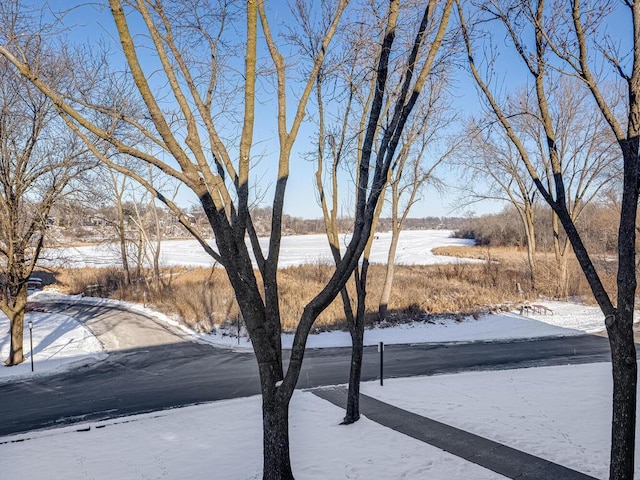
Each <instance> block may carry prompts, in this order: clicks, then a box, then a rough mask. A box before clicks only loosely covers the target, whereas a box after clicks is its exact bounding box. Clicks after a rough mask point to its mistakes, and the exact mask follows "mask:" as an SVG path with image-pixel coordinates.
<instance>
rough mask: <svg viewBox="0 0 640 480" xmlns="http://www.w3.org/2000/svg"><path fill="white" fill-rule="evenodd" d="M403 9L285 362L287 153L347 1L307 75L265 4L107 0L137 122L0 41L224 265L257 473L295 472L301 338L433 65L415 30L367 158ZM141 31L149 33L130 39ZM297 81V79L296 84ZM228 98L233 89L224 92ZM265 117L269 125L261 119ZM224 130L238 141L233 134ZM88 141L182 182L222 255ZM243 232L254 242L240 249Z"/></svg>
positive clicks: (343, 269)
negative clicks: (271, 132)
mask: <svg viewBox="0 0 640 480" xmlns="http://www.w3.org/2000/svg"><path fill="white" fill-rule="evenodd" d="M433 3H435V2H433ZM398 4H399V0H390V2H389V6H388V7H387V13H386V15H385V32H384V35H383V37H382V40H381V42H382V48H381V49H380V54H379V57H378V58H374V59H372V60H373V61H374V68H373V72H375V77H376V90H375V92H376V93H375V98H374V101H373V103H372V105H373V107H372V109H371V112H370V114H369V116H368V120H367V126H366V132H367V133H366V135H365V141H364V144H363V153H362V155H363V161H362V162H361V165H360V168H359V169H358V172H357V177H358V189H359V192H360V193H359V195H358V199H357V204H356V218H355V226H354V231H353V235H352V238H351V240H350V242H349V244H348V245H347V247H346V249H345V250H344V254H343V256H342V261H341V262H340V264H339V265H337V266H336V269H335V272H334V274H333V275H332V277H331V279H330V280H329V282H328V283H327V284H326V285H325V287H324V288H322V290H321V291H320V292H318V293H317V294H316V295H315V296H314V297H313V298H312V299H311V301H310V302H309V303H308V304H307V305H306V307H305V308H304V309H303V313H302V315H301V318H300V321H299V325H298V327H297V329H296V333H295V336H294V341H293V347H292V350H291V356H290V360H289V363H288V367H287V369H286V370H285V369H284V365H283V359H282V352H281V350H282V347H281V343H280V332H281V325H280V310H279V303H278V300H279V299H278V278H277V267H278V259H279V254H280V242H281V235H282V218H283V207H284V198H285V191H286V186H287V180H288V176H289V164H290V157H291V153H292V148H293V144H294V141H295V139H296V138H297V136H298V133H299V131H300V128H301V125H302V123H303V120H304V118H305V116H306V112H307V106H308V100H309V97H310V95H311V94H312V92H313V86H314V84H315V79H316V76H317V74H318V72H319V71H320V69H321V67H322V65H323V63H324V59H325V55H326V53H327V52H328V51H329V49H330V47H331V45H332V39H333V37H334V35H335V33H336V30H337V28H338V25H339V22H340V19H341V16H342V13H343V11H344V9H345V8H346V7H347V2H346V0H337V1H335V2H334V3H333V4H331V5H330V8H329V9H328V10H329V11H330V12H333V16H332V17H331V21H330V22H328V25H326V26H325V28H324V31H323V34H322V41H321V46H320V48H319V49H318V54H317V55H316V56H314V57H313V59H312V60H311V61H310V62H308V64H307V65H308V75H306V77H305V78H301V76H300V73H299V72H300V71H299V70H298V69H297V68H292V67H291V65H289V63H288V60H287V59H285V57H284V56H283V55H282V54H281V52H280V50H279V48H278V45H277V43H276V39H277V38H279V37H278V36H277V35H275V34H274V33H273V32H272V31H271V26H270V22H269V18H268V15H267V8H266V5H265V4H264V3H263V2H247V3H246V5H245V7H244V13H243V15H242V17H243V19H242V20H243V22H244V23H243V24H242V25H240V24H238V23H236V24H235V25H234V22H237V21H238V20H237V18H239V17H236V16H232V15H231V14H230V13H229V12H228V11H227V10H225V8H224V6H222V5H216V6H211V5H209V4H208V3H206V4H202V3H201V2H197V6H196V5H194V4H191V2H190V1H188V0H184V1H182V2H170V3H169V2H167V3H166V4H163V3H162V2H153V3H149V2H146V1H142V0H140V1H137V2H127V3H126V5H125V4H123V2H120V1H119V0H110V2H109V5H110V7H111V13H112V16H113V19H114V24H115V28H116V30H117V36H118V38H119V39H120V43H121V46H122V54H123V55H124V58H125V59H126V62H127V75H128V78H129V79H130V80H131V82H133V84H134V85H135V89H134V92H135V95H136V96H138V98H139V99H140V100H141V102H142V103H143V104H144V109H143V110H144V111H143V113H142V114H141V115H139V116H137V117H133V116H130V115H125V114H123V113H122V112H121V111H120V110H119V109H118V108H117V106H114V105H110V106H108V107H104V106H101V105H99V104H97V103H95V102H92V101H91V96H90V94H91V92H90V91H89V92H85V93H86V95H83V96H82V98H78V96H77V92H74V91H73V89H67V90H65V91H64V92H60V91H58V90H57V89H56V88H55V87H53V86H52V85H50V84H49V82H48V81H47V76H46V75H43V74H41V72H38V71H37V70H34V69H33V68H32V67H33V66H32V65H30V58H29V55H28V54H25V52H23V51H21V50H20V44H19V42H18V40H19V38H12V39H9V40H10V41H9V42H7V43H6V44H4V45H1V46H0V55H2V56H4V57H5V58H7V59H8V60H9V61H10V62H11V63H12V64H13V65H14V66H15V68H16V70H17V71H18V72H19V74H20V75H22V76H23V77H25V78H27V79H28V80H29V81H30V82H31V83H32V84H33V85H35V86H36V87H37V88H38V89H40V90H41V91H42V92H43V93H45V94H46V95H47V96H48V97H49V98H51V99H52V101H53V102H54V103H55V104H56V105H57V106H58V108H59V110H60V111H61V112H62V115H63V118H64V119H65V120H66V123H67V125H68V127H69V128H71V129H72V130H73V131H74V132H75V133H76V135H78V136H79V138H82V139H83V140H84V141H85V142H86V144H87V146H88V147H89V148H90V149H91V151H92V153H94V154H95V155H96V156H97V157H98V158H100V160H101V161H102V162H104V163H105V164H106V165H108V166H110V167H111V168H114V169H116V170H117V171H119V172H121V173H125V174H127V175H129V176H130V177H131V178H133V179H135V180H136V181H137V182H138V183H140V184H141V185H142V186H144V187H145V188H147V189H148V190H149V191H150V192H151V193H152V194H153V195H155V196H156V197H157V198H158V199H159V200H160V201H162V202H163V203H165V205H166V206H167V207H168V208H169V209H170V210H171V211H172V212H174V213H175V214H176V216H177V218H178V219H179V221H180V222H181V223H182V225H183V226H184V227H185V228H186V229H187V230H188V231H189V232H190V233H191V234H192V235H193V236H194V238H196V239H197V240H198V241H199V243H200V244H201V246H202V247H203V248H204V249H205V251H207V252H208V253H209V254H210V255H211V256H212V257H213V258H214V259H216V260H217V261H218V262H219V263H220V264H221V265H222V266H223V267H224V268H225V271H226V273H227V276H228V278H229V281H230V283H231V285H232V288H233V289H234V292H235V295H236V299H237V301H238V305H239V307H240V310H241V313H242V316H243V318H244V321H245V324H246V327H247V330H248V332H249V336H250V338H251V341H252V344H253V349H254V353H255V356H256V360H257V363H258V371H259V377H260V386H261V392H262V400H263V402H262V412H263V452H264V463H263V478H265V479H286V478H292V477H293V474H292V471H291V462H290V457H289V432H288V406H289V401H290V399H291V395H292V394H293V391H294V388H295V386H296V383H297V380H298V377H299V374H300V370H301V367H302V361H303V358H304V352H305V345H306V339H307V336H308V335H309V332H310V330H311V327H312V325H313V323H314V322H315V320H316V319H317V317H318V315H320V313H321V312H322V311H323V310H324V309H326V307H327V306H328V305H329V304H330V303H331V302H332V301H333V299H334V298H335V297H336V296H337V295H338V294H339V292H340V291H341V290H342V288H343V287H344V285H345V283H346V282H347V280H348V278H349V277H350V276H351V274H352V272H353V270H354V269H355V267H356V266H357V264H358V261H359V258H360V257H361V255H362V252H363V251H364V249H365V247H366V243H367V241H368V237H369V233H370V231H371V228H372V221H373V217H374V212H375V209H376V206H377V203H378V199H379V197H380V194H381V192H382V190H383V188H384V185H385V182H386V179H387V173H388V170H389V168H390V164H391V159H392V158H393V155H394V153H395V149H396V147H397V144H398V141H399V136H400V135H401V133H402V130H403V129H404V125H405V123H406V122H407V119H408V118H409V116H410V114H411V112H412V109H413V106H414V104H415V102H416V100H417V98H418V96H419V95H420V92H421V90H422V88H423V86H424V82H425V77H426V71H427V70H428V66H427V67H425V65H429V61H430V60H429V58H428V57H427V58H426V59H424V60H423V59H422V58H421V57H420V58H419V57H418V55H417V52H420V51H422V49H423V47H424V44H425V42H426V41H427V39H426V38H424V37H423V36H421V35H418V36H417V37H416V40H415V43H416V44H415V51H416V55H414V56H409V57H408V59H407V60H406V68H405V72H406V73H405V82H404V83H403V88H402V91H401V92H400V93H399V94H398V96H397V102H396V106H395V110H394V111H393V112H391V113H390V118H392V120H391V122H390V124H389V128H388V129H387V130H386V131H385V132H384V136H383V138H382V140H381V142H380V145H381V147H380V148H378V149H377V151H376V152H375V154H374V151H373V144H374V139H375V137H376V132H378V124H379V121H380V114H381V106H382V105H383V99H384V96H385V94H386V93H387V92H388V86H387V79H388V68H389V62H390V58H392V57H394V55H395V54H396V52H395V51H394V49H395V43H394V40H395V35H396V26H397V24H398V17H397V12H398ZM196 7H197V8H196ZM208 8H210V10H209V11H207V9H208ZM427 10H428V9H427ZM235 13H236V12H234V15H235ZM410 21H412V20H409V19H407V22H410ZM258 23H259V25H260V26H258ZM409 24H410V23H408V25H409ZM227 27H229V30H227ZM134 29H135V31H134ZM138 30H143V31H144V33H141V34H138ZM238 32H244V33H245V34H244V38H243V42H242V44H243V47H242V51H243V59H234V58H233V56H234V55H236V54H237V53H238V51H239V50H240V49H239V48H238V47H237V46H236V45H233V42H234V39H237V35H238ZM258 41H261V42H264V47H265V48H266V51H268V53H269V61H270V63H271V65H270V67H271V68H268V69H262V68H261V67H260V72H265V74H266V75H270V74H272V76H271V80H272V81H273V82H274V84H275V91H274V92H273V97H271V98H269V101H272V102H271V105H274V109H275V120H276V121H275V125H276V127H277V137H278V143H277V161H276V164H275V166H276V168H275V170H276V179H275V184H274V186H273V196H272V212H273V215H272V222H271V236H270V239H269V245H268V250H264V251H263V250H262V248H261V246H260V244H259V242H258V238H257V235H256V232H255V228H254V227H253V223H252V219H251V216H250V209H249V206H250V192H251V189H250V187H251V185H252V182H253V181H254V180H255V178H253V176H252V168H255V164H256V158H257V155H255V154H254V153H253V151H252V150H253V145H254V141H255V138H254V137H255V135H256V134H257V132H254V125H255V122H256V114H255V111H256V105H257V100H261V101H262V100H266V99H265V98H261V99H260V98H258V95H259V94H261V95H267V94H270V93H272V91H271V90H270V89H260V90H258V89H257V87H256V83H257V80H258V71H259V67H258V62H257V60H258ZM145 42H146V43H145ZM226 47H229V48H228V49H226ZM147 48H152V49H153V53H154V58H156V59H157V64H156V65H154V66H153V67H149V68H153V79H154V84H153V86H152V85H151V84H150V78H151V75H150V72H147V71H145V66H148V65H146V64H145V63H144V62H143V61H142V58H141V55H143V52H145V51H148V50H147ZM199 53H202V54H203V56H202V58H200V59H198V60H199V61H195V60H196V59H194V57H195V56H197V54H199ZM192 60H193V63H192ZM225 61H228V62H229V68H226V69H225V66H226V65H225ZM238 64H243V65H244V68H243V69H242V71H241V72H238V69H237V66H238ZM297 66H298V65H296V67H297ZM78 67H80V66H78ZM156 67H157V68H156ZM236 73H237V76H236V77H235V78H234V77H233V75H235V74H236ZM160 77H163V78H162V81H158V79H159V78H160ZM292 77H294V78H295V82H293V81H291V78H292ZM234 82H235V83H234ZM234 85H241V89H240V91H236V90H235V88H234ZM298 87H299V88H298ZM292 90H296V91H295V95H294V97H295V99H294V100H291V91H292ZM223 94H228V96H227V97H226V98H222V97H221V95H223ZM169 99H170V100H169ZM168 104H170V106H167V105H168ZM236 105H240V108H239V109H240V110H241V111H242V113H239V114H238V115H237V116H236V115H235V114H236V113H237V112H233V114H231V115H230V114H229V112H228V111H227V110H228V109H233V108H234V106H236ZM96 115H98V116H100V115H104V116H107V117H110V118H118V119H120V120H121V121H123V122H125V123H126V124H127V125H129V126H130V127H132V128H135V129H137V130H138V131H139V132H140V134H142V135H143V136H145V137H146V139H147V140H148V142H150V144H151V145H153V148H155V149H156V150H157V152H152V151H150V150H148V149H143V148H141V147H140V146H139V144H138V143H135V144H134V143H132V142H130V141H129V138H127V137H126V136H120V135H118V132H115V133H114V132H110V131H107V130H105V129H104V128H101V126H100V124H99V123H98V122H95V121H92V117H94V116H96ZM233 118H240V119H241V121H240V123H239V125H235V127H237V128H232V129H229V128H228V124H229V123H228V122H229V121H230V119H233ZM260 122H261V123H264V120H263V119H261V120H260ZM229 136H231V137H233V139H232V140H228V137H229ZM96 139H101V140H104V141H107V142H109V143H110V144H111V146H112V148H114V149H115V150H116V151H117V152H118V153H120V154H122V155H130V156H132V157H134V158H137V159H138V160H140V161H143V162H146V163H148V164H150V165H153V166H154V167H155V168H156V169H157V170H158V171H159V172H161V173H162V174H164V175H168V176H170V177H173V178H174V179H175V180H177V181H178V182H180V183H181V184H183V185H185V186H186V187H187V188H189V189H190V190H191V191H192V192H193V193H194V194H195V195H196V196H197V197H198V199H199V201H200V203H201V205H202V208H203V209H204V212H205V214H206V215H207V218H208V220H209V223H210V225H211V227H212V229H213V232H214V234H215V242H216V249H213V248H211V246H209V245H208V243H207V242H206V239H204V238H203V237H202V235H201V234H200V233H199V232H198V231H197V230H196V229H195V228H193V227H192V226H191V225H190V224H189V221H188V219H187V218H186V216H185V214H184V212H182V210H181V209H180V207H179V206H178V205H177V204H176V203H175V202H173V201H171V199H169V198H167V196H166V195H164V194H163V192H162V191H160V190H159V189H157V188H156V187H155V186H154V185H153V184H150V183H149V182H148V181H147V180H146V179H145V178H143V177H142V176H141V175H139V174H137V173H136V172H135V171H131V170H129V169H127V168H126V167H124V166H123V165H121V164H118V162H117V159H114V158H112V157H108V156H106V155H104V154H102V153H101V151H100V149H98V148H95V146H94V144H95V140H96ZM165 159H166V161H165ZM169 160H170V161H169ZM246 237H248V239H249V241H250V247H247V245H246V244H245V238H246ZM249 248H250V249H251V250H252V253H253V256H254V257H255V259H256V263H257V266H258V269H257V271H255V270H254V269H253V265H252V256H251V255H250V252H249ZM258 275H259V276H260V277H261V278H260V280H261V282H259V281H258V280H259V278H258ZM261 285H262V286H263V287H261Z"/></svg>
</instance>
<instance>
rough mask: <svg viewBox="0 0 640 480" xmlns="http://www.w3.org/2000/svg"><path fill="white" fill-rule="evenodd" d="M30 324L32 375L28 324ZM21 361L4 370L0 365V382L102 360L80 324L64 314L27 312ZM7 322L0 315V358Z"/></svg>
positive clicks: (4, 350) (96, 343)
mask: <svg viewBox="0 0 640 480" xmlns="http://www.w3.org/2000/svg"><path fill="white" fill-rule="evenodd" d="M29 321H32V322H33V350H34V357H33V360H34V373H31V351H30V350H31V349H30V344H29V343H30V342H29V326H28V322H29ZM24 322H25V324H24V352H25V361H24V362H23V363H21V364H20V365H16V366H14V367H10V368H6V367H5V366H4V365H0V382H3V381H8V380H10V379H13V378H16V377H29V376H32V375H34V374H35V375H41V374H47V373H51V372H55V371H60V370H62V369H65V368H73V367H77V366H79V365H84V364H86V363H89V362H94V361H97V360H101V359H103V358H106V356H107V354H106V353H104V351H103V349H102V345H101V344H100V341H98V339H97V338H96V337H95V336H94V335H93V333H91V331H90V330H89V329H88V328H87V327H85V326H84V325H83V324H81V323H80V322H78V321H77V320H75V319H73V318H72V317H69V316H66V315H59V314H53V313H41V312H28V313H27V314H26V315H25V320H24ZM8 332H9V319H8V318H7V317H6V316H4V315H2V314H0V355H1V356H2V360H3V361H4V359H5V358H7V356H8V355H9V342H10V339H9V333H8Z"/></svg>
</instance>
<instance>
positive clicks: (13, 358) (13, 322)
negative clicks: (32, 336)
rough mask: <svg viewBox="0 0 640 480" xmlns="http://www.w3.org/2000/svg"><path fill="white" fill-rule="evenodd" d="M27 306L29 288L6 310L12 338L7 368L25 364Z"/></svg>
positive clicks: (24, 288)
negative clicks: (25, 317)
mask: <svg viewBox="0 0 640 480" xmlns="http://www.w3.org/2000/svg"><path fill="white" fill-rule="evenodd" d="M26 304H27V286H26V284H25V285H24V287H23V288H21V290H20V291H19V292H18V295H17V297H16V300H15V304H14V305H13V306H8V307H6V308H5V313H6V314H7V316H8V317H9V332H10V336H11V340H10V344H9V356H8V357H7V359H6V360H5V362H4V364H5V365H6V366H7V367H12V366H14V365H19V364H20V363H22V362H24V346H23V343H24V308H25V306H26Z"/></svg>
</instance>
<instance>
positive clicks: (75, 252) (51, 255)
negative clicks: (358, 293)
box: [43, 230, 473, 267]
mask: <svg viewBox="0 0 640 480" xmlns="http://www.w3.org/2000/svg"><path fill="white" fill-rule="evenodd" d="M451 233H452V232H451V231H450V230H406V231H403V232H402V234H401V235H400V240H399V243H398V251H397V254H396V263H397V264H406V265H410V264H412V265H431V264H436V263H451V262H468V261H472V260H464V259H457V258H454V257H443V256H438V255H434V254H433V252H432V249H434V248H436V247H442V246H446V245H471V244H473V241H472V240H464V239H457V238H451ZM346 239H347V238H346V237H345V243H346ZM211 243H212V245H213V242H211ZM390 243H391V233H389V232H387V233H380V234H378V235H376V238H375V240H374V242H373V247H372V250H371V258H370V261H371V262H372V263H386V262H387V252H388V251H389V245H390ZM260 244H261V245H262V247H263V248H264V249H265V250H267V247H268V239H267V238H262V239H260ZM214 248H215V245H214ZM119 252H120V247H119V246H118V245H115V244H109V245H92V246H83V247H69V248H60V249H50V250H47V252H46V253H45V255H44V256H45V257H46V258H47V259H48V261H49V262H50V263H53V264H58V265H60V264H64V265H66V266H69V267H85V266H112V265H116V266H117V265H120V264H121V263H120V261H119V258H120V254H119ZM332 258H333V257H332V256H331V252H330V251H329V246H328V243H327V238H326V236H325V235H293V236H285V237H282V253H281V255H280V262H279V265H280V266H281V267H288V266H292V265H300V264H303V263H319V262H323V263H324V262H326V263H332V262H333V259H332ZM160 262H161V264H162V265H165V266H173V265H190V266H211V265H213V263H214V262H213V259H212V258H211V257H210V256H209V255H208V254H207V253H205V251H204V250H203V249H202V247H201V246H200V244H198V243H197V242H196V241H195V240H170V241H165V242H162V247H161V248H160ZM43 263H44V262H43Z"/></svg>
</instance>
